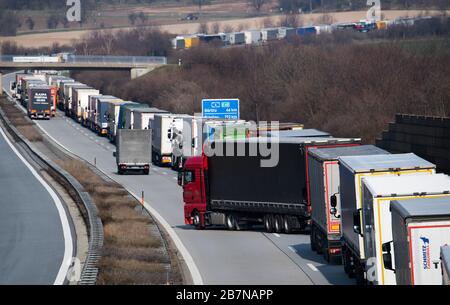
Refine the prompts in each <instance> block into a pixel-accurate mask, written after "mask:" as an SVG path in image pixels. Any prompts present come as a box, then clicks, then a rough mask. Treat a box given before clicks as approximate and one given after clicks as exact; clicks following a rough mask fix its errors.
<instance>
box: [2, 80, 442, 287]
mask: <svg viewBox="0 0 450 305" xmlns="http://www.w3.org/2000/svg"><path fill="white" fill-rule="evenodd" d="M38 75H39V76H38ZM44 79H45V81H44ZM51 89H53V90H51ZM11 90H13V95H14V96H15V97H16V98H17V100H18V101H20V102H22V104H23V105H24V106H25V107H26V108H27V109H28V112H29V115H30V116H31V117H33V118H34V117H36V118H40V117H43V118H50V117H51V115H52V106H54V107H55V111H56V107H57V108H58V109H60V110H62V111H63V112H64V113H65V114H66V115H67V116H69V117H72V118H73V119H74V120H75V121H77V122H79V123H81V124H83V125H84V126H85V127H87V128H89V129H91V130H92V131H94V132H96V133H97V134H98V135H99V136H104V137H108V138H109V140H110V141H111V142H112V143H114V144H115V145H116V152H115V153H114V155H115V157H116V162H117V173H118V174H127V173H131V172H140V173H143V174H144V175H148V174H149V173H150V166H151V164H152V163H153V164H155V165H158V166H171V167H172V168H173V169H175V170H177V171H179V173H178V184H179V185H180V186H181V187H182V188H183V201H184V219H185V223H186V224H188V225H193V226H194V227H195V228H197V229H205V228H207V227H210V226H223V227H225V228H227V229H228V230H244V229H250V228H253V227H254V228H257V227H258V226H260V227H261V228H264V230H265V231H266V232H274V233H278V234H279V233H286V234H288V233H295V232H298V233H302V234H304V233H308V234H309V236H310V240H311V242H310V246H311V249H312V250H313V251H316V252H317V253H319V254H322V255H323V257H324V259H325V260H326V261H327V262H329V263H332V264H342V265H343V271H344V272H345V273H346V274H348V276H349V277H352V278H355V279H356V282H357V283H358V284H374V285H393V284H440V283H444V284H445V283H447V284H449V283H450V280H449V269H450V268H449V265H450V257H449V256H450V253H449V252H450V251H449V247H448V244H450V178H449V176H447V175H445V174H440V173H436V166H435V165H434V164H432V163H430V162H428V161H426V160H424V159H422V158H420V157H419V156H417V155H415V154H413V153H403V154H390V153H389V152H387V151H385V150H382V149H380V148H378V147H375V146H373V145H362V144H361V139H360V138H337V137H333V136H332V135H331V134H329V133H327V132H323V131H320V130H315V129H303V126H302V125H301V124H295V123H284V124H280V125H278V126H273V127H272V126H257V128H253V126H252V124H251V123H250V122H246V121H244V120H222V119H218V118H217V119H205V118H202V117H199V116H192V115H187V114H172V113H169V112H168V111H165V110H161V109H157V108H152V107H148V106H147V105H144V104H139V103H135V102H132V101H124V100H122V99H120V98H118V97H114V96H110V95H102V94H100V92H99V91H98V90H95V89H93V88H91V87H89V86H87V85H85V84H82V83H79V82H76V81H75V80H73V79H70V78H68V77H63V76H58V75H52V76H48V75H44V76H42V75H41V74H38V73H37V74H36V75H35V74H18V75H17V80H16V83H15V84H13V85H12V86H11ZM23 101H25V102H26V103H25V104H24V103H23ZM54 103H56V104H54Z"/></svg>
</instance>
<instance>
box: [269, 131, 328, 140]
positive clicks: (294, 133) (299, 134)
mask: <svg viewBox="0 0 450 305" xmlns="http://www.w3.org/2000/svg"><path fill="white" fill-rule="evenodd" d="M267 135H268V136H269V137H277V136H278V137H281V138H291V137H300V138H315V137H322V138H326V137H331V135H330V134H329V133H328V132H325V131H321V130H317V129H299V130H277V131H271V132H268V133H267Z"/></svg>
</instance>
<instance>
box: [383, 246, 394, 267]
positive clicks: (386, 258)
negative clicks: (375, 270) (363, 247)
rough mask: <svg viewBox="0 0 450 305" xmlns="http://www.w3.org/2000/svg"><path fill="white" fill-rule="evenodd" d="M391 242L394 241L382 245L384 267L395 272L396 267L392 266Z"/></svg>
mask: <svg viewBox="0 0 450 305" xmlns="http://www.w3.org/2000/svg"><path fill="white" fill-rule="evenodd" d="M391 243H392V241H388V242H386V243H384V244H383V245H382V246H381V250H382V252H383V264H384V268H385V269H387V270H391V271H394V272H395V269H394V268H393V266H392V253H391ZM384 252H385V253H384Z"/></svg>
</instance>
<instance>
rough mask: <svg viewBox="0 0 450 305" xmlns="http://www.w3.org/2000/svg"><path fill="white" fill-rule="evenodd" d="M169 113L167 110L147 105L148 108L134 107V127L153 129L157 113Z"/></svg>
mask: <svg viewBox="0 0 450 305" xmlns="http://www.w3.org/2000/svg"><path fill="white" fill-rule="evenodd" d="M164 113H165V114H168V113H169V112H168V111H166V110H162V109H158V108H154V107H148V108H147V107H146V108H134V110H133V124H132V125H131V127H132V129H151V128H150V126H151V125H152V124H153V123H152V122H153V120H154V119H155V114H164Z"/></svg>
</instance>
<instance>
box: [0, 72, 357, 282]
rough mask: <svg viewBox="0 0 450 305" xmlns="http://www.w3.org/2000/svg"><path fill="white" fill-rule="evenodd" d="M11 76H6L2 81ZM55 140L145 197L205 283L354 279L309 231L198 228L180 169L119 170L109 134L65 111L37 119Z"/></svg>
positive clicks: (344, 280)
mask: <svg viewBox="0 0 450 305" xmlns="http://www.w3.org/2000/svg"><path fill="white" fill-rule="evenodd" d="M11 78H12V77H11V76H5V77H4V84H3V85H4V87H8V86H9V82H10V81H11ZM37 123H38V125H39V126H40V127H41V128H42V129H43V130H44V131H45V132H46V133H47V134H48V135H49V136H51V137H52V138H53V139H54V140H55V141H57V142H58V143H59V144H60V145H62V146H64V147H65V148H66V149H68V150H70V151H71V152H72V153H74V154H76V155H78V156H79V157H81V158H83V159H85V160H86V161H88V162H90V163H92V164H93V163H94V160H96V165H97V167H98V168H99V169H100V170H102V171H103V172H105V173H106V174H107V175H109V176H111V177H112V178H113V179H114V180H116V181H117V182H119V183H121V184H122V185H124V187H126V188H127V189H128V190H130V191H132V192H133V193H134V194H139V195H140V194H141V192H142V191H144V192H145V201H146V202H147V203H148V204H149V205H150V206H151V208H153V209H154V210H155V211H157V213H159V215H161V216H162V218H164V220H165V221H166V222H167V223H168V224H169V226H170V227H171V228H172V229H173V230H174V232H175V234H176V236H177V238H179V240H180V241H181V242H182V245H183V246H184V247H185V248H186V250H187V252H188V253H189V254H190V256H191V257H192V259H193V264H194V265H195V269H196V270H198V272H199V275H200V277H201V278H200V280H198V279H197V281H196V283H204V284H219V285H220V284H305V285H310V284H353V283H354V282H353V281H352V280H350V279H348V278H347V276H346V275H345V273H344V271H343V267H342V266H333V265H328V264H326V262H325V260H324V259H323V258H322V256H319V255H317V254H316V253H314V252H312V251H311V250H310V244H309V235H301V234H294V235H285V234H267V233H264V232H262V230H261V231H240V232H229V231H227V230H225V229H223V228H216V229H207V230H203V231H197V230H195V229H193V227H191V226H186V225H185V224H184V219H183V200H182V189H181V187H179V186H178V184H177V175H176V173H175V172H173V171H171V170H170V169H168V168H159V167H155V166H153V167H152V168H151V173H150V175H149V176H140V175H133V176H119V175H117V167H116V163H115V158H114V157H113V152H114V151H115V147H114V146H113V145H111V144H110V143H109V142H108V140H107V139H105V138H100V137H98V136H96V134H94V133H93V132H91V131H89V130H88V129H86V128H83V127H82V126H81V125H79V124H77V123H76V122H74V121H73V120H72V119H69V118H67V117H65V116H64V115H63V114H62V113H61V112H59V113H58V115H57V117H56V118H54V119H52V120H50V121H37Z"/></svg>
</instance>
